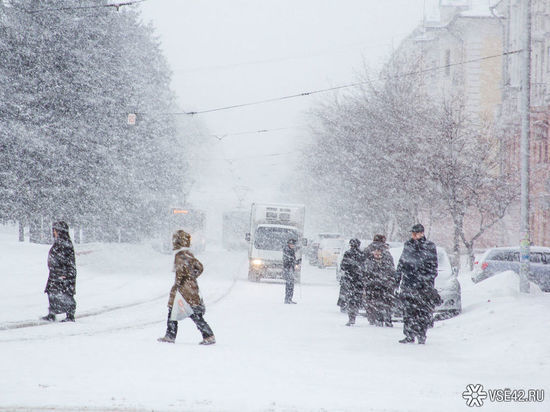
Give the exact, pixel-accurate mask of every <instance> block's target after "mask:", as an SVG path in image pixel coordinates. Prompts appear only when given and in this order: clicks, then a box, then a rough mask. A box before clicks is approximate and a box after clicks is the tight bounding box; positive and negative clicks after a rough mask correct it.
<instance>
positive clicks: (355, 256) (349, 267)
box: [340, 239, 365, 326]
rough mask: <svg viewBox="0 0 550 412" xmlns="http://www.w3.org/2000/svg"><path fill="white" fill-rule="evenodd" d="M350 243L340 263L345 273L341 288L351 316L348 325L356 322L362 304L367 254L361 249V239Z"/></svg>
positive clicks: (341, 280)
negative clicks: (364, 266)
mask: <svg viewBox="0 0 550 412" xmlns="http://www.w3.org/2000/svg"><path fill="white" fill-rule="evenodd" d="M349 245H350V249H349V250H347V251H346V252H345V253H344V256H343V258H342V263H341V264H340V269H341V270H342V273H343V274H342V278H341V279H340V289H341V294H342V295H343V296H342V298H343V300H344V302H345V308H346V309H347V312H348V318H349V320H348V323H346V326H351V325H354V324H355V318H356V317H357V313H358V312H359V308H360V307H361V305H362V302H363V293H364V290H365V284H364V276H363V275H364V271H363V265H364V263H365V255H364V254H363V252H362V251H361V249H360V247H361V241H360V240H359V239H351V240H350V241H349Z"/></svg>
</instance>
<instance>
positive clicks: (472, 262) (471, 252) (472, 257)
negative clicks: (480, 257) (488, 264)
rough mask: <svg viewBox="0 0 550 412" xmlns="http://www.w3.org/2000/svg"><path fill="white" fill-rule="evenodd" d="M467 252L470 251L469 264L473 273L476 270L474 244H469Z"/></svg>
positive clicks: (467, 244)
mask: <svg viewBox="0 0 550 412" xmlns="http://www.w3.org/2000/svg"><path fill="white" fill-rule="evenodd" d="M466 250H467V251H468V264H469V266H470V271H472V270H474V261H475V258H476V257H475V255H474V242H467V243H466Z"/></svg>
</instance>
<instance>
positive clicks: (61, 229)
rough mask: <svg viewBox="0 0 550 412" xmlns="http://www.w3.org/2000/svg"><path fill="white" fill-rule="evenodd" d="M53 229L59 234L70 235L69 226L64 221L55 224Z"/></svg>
mask: <svg viewBox="0 0 550 412" xmlns="http://www.w3.org/2000/svg"><path fill="white" fill-rule="evenodd" d="M52 229H53V230H57V231H58V232H65V233H69V225H68V224H67V223H65V222H63V221H62V220H60V221H59V222H54V223H53V224H52Z"/></svg>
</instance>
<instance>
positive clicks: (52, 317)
mask: <svg viewBox="0 0 550 412" xmlns="http://www.w3.org/2000/svg"><path fill="white" fill-rule="evenodd" d="M40 319H41V320H46V321H48V322H55V315H54V314H53V313H49V314H47V315H46V316H42V317H41V318H40Z"/></svg>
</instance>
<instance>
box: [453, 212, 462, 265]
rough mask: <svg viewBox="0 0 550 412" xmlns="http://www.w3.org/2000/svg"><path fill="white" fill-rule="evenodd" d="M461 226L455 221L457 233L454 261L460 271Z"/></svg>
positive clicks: (455, 235) (455, 236) (455, 234)
mask: <svg viewBox="0 0 550 412" xmlns="http://www.w3.org/2000/svg"><path fill="white" fill-rule="evenodd" d="M460 229H461V228H460V227H459V225H458V224H457V223H455V233H454V237H453V255H454V262H453V266H454V267H456V269H457V271H458V272H460V266H461V265H460Z"/></svg>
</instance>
